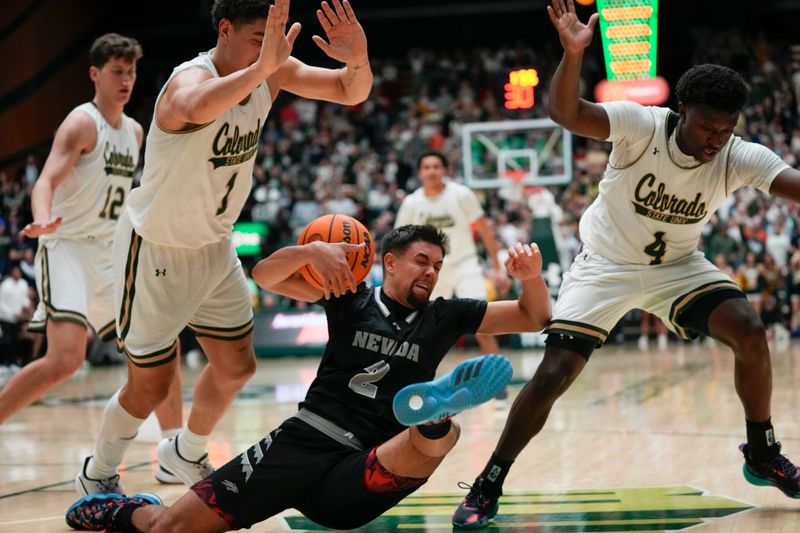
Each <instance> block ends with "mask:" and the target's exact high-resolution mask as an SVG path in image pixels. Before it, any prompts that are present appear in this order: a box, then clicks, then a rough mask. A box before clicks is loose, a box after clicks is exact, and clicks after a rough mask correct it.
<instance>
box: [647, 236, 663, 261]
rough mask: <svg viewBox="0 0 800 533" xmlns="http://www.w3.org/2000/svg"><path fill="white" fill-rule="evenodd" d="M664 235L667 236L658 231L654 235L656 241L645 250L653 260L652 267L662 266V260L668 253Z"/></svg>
mask: <svg viewBox="0 0 800 533" xmlns="http://www.w3.org/2000/svg"><path fill="white" fill-rule="evenodd" d="M664 235H666V234H665V233H664V232H663V231H657V232H656V233H655V235H653V236H654V237H655V238H656V240H654V241H653V242H651V243H650V244H648V245H647V246H646V247H645V249H644V253H646V254H647V255H649V256H650V257H652V258H653V260H652V261H650V264H651V265H660V264H661V258H662V257H664V254H666V253H667V243H666V242H664Z"/></svg>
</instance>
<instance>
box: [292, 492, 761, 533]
mask: <svg viewBox="0 0 800 533" xmlns="http://www.w3.org/2000/svg"><path fill="white" fill-rule="evenodd" d="M463 497H464V494H463V493H433V492H432V493H421V494H412V495H411V496H409V497H408V498H406V499H405V500H403V501H401V502H400V503H399V504H398V505H397V506H395V507H394V508H393V509H390V510H389V511H387V512H386V513H385V514H383V515H382V516H380V517H378V518H376V519H375V520H373V521H372V522H370V523H369V524H367V525H365V526H363V527H361V528H359V529H357V530H355V531H358V532H360V533H385V532H388V531H400V530H402V531H409V532H410V531H417V532H419V531H438V532H441V531H451V530H452V525H451V523H450V517H451V515H452V514H453V511H454V510H455V508H456V506H457V505H458V504H459V503H460V502H461V499H462V498H463ZM750 508H751V506H750V505H748V504H746V503H744V502H740V501H737V500H733V499H730V498H725V497H722V496H714V495H710V494H703V491H701V490H698V489H694V488H691V487H649V488H639V489H598V490H575V491H558V492H556V491H554V492H509V493H508V494H505V495H504V496H503V498H502V500H501V501H500V511H499V513H498V515H497V516H496V517H495V523H494V524H493V525H492V526H490V529H489V530H490V531H498V530H500V531H514V532H521V531H530V532H532V533H572V532H575V533H577V532H587V533H588V532H598V533H599V532H602V533H615V532H627V533H634V532H636V531H642V532H653V531H662V532H663V531H678V530H681V529H685V528H688V527H691V526H696V525H698V524H701V523H703V522H704V521H705V519H710V518H721V517H725V516H728V515H731V514H734V513H738V512H741V511H745V510H747V509H750ZM284 520H286V523H287V524H288V526H289V527H290V528H291V530H293V531H327V529H326V528H324V527H322V526H319V525H317V524H315V523H314V522H312V521H311V520H309V519H307V518H306V517H304V516H302V515H300V514H298V513H297V512H296V511H292V514H289V515H287V516H284Z"/></svg>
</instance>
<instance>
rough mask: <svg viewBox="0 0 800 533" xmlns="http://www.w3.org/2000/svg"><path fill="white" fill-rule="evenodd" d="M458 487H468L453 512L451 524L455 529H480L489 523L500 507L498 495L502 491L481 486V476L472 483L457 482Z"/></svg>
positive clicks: (501, 493)
mask: <svg viewBox="0 0 800 533" xmlns="http://www.w3.org/2000/svg"><path fill="white" fill-rule="evenodd" d="M458 486H459V488H462V489H469V492H468V493H467V496H466V497H465V498H464V501H462V502H461V504H460V505H459V506H458V509H456V512H455V513H453V526H455V528H456V529H482V528H484V527H486V526H488V525H489V522H491V520H492V518H494V517H495V516H496V515H497V509H498V508H499V507H500V496H502V495H503V491H502V490H500V491H499V492H497V493H495V492H491V491H487V490H486V489H485V488H484V487H483V478H481V477H479V478H477V479H476V480H475V483H474V484H473V485H471V486H470V485H468V484H466V483H464V482H459V483H458Z"/></svg>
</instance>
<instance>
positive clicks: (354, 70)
mask: <svg viewBox="0 0 800 533" xmlns="http://www.w3.org/2000/svg"><path fill="white" fill-rule="evenodd" d="M368 65H369V61H365V62H364V63H361V64H360V65H347V69H346V70H345V72H348V73H349V74H348V75H346V76H345V78H344V80H342V83H343V85H344V86H345V88H347V87H350V86H351V85H352V84H353V82H354V81H355V79H356V78H357V77H358V74H359V71H361V70H362V69H363V68H364V67H366V66H368Z"/></svg>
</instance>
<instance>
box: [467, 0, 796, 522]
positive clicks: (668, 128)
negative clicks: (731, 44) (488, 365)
mask: <svg viewBox="0 0 800 533" xmlns="http://www.w3.org/2000/svg"><path fill="white" fill-rule="evenodd" d="M547 10H548V13H549V15H550V19H551V21H552V23H553V26H555V28H556V30H557V31H558V36H559V38H560V40H561V44H562V46H563V47H564V55H563V57H562V59H561V63H560V64H559V66H558V68H557V69H556V72H555V74H554V76H553V82H552V86H551V88H550V115H551V117H552V118H553V120H555V121H556V122H558V123H559V124H561V125H562V126H564V127H565V128H567V129H569V130H571V131H573V132H575V133H577V134H579V135H583V136H586V137H591V138H595V139H604V140H608V141H610V142H611V143H613V149H612V151H611V154H610V156H609V164H608V166H607V167H606V170H605V175H604V177H603V180H602V181H601V182H600V194H599V196H598V197H597V199H596V200H595V201H594V202H593V203H592V205H591V206H589V208H588V209H587V210H586V212H585V213H584V215H583V217H582V218H581V221H580V233H581V238H582V240H583V250H582V251H581V252H580V253H579V254H578V256H577V257H576V258H575V261H574V262H573V264H572V267H571V268H570V270H569V272H568V273H567V274H566V275H565V276H564V281H563V284H562V286H561V289H560V292H559V296H558V300H557V302H556V305H555V309H554V310H553V320H552V322H551V323H550V325H549V326H548V328H547V329H546V330H545V331H546V332H547V333H548V337H547V341H546V348H545V354H544V359H543V360H542V362H541V364H540V365H539V368H538V369H537V370H536V373H535V374H534V376H533V378H532V379H531V380H530V381H529V382H528V384H527V385H526V386H525V387H524V388H523V390H522V392H520V394H519V396H517V398H516V400H515V402H514V404H513V406H512V408H511V412H510V414H509V418H508V421H507V422H506V426H505V428H504V430H503V433H502V435H501V437H500V441H499V442H498V444H497V447H496V448H495V451H494V454H493V455H492V457H491V459H490V460H489V462H488V463H487V465H486V467H485V468H484V470H483V472H482V473H481V474H480V475H479V476H478V478H477V479H476V480H475V483H474V485H473V486H472V489H471V490H470V492H469V494H468V495H467V497H466V498H465V499H464V501H463V502H462V503H461V505H460V506H459V507H458V509H457V510H456V512H455V514H454V515H453V524H454V525H455V526H457V527H460V528H468V529H474V528H480V527H485V526H486V525H487V524H488V522H489V520H490V519H491V518H492V517H494V516H495V514H496V513H497V509H498V500H499V497H500V495H501V494H502V486H503V481H504V479H505V477H506V474H507V473H508V470H509V468H510V467H511V464H512V463H513V461H514V459H516V457H517V456H518V455H519V453H520V452H521V451H522V450H523V448H524V447H525V446H526V445H527V443H528V442H529V441H530V440H531V439H532V438H533V437H534V436H535V435H537V434H538V433H539V431H541V429H542V427H543V426H544V423H545V421H546V420H547V416H548V414H549V412H550V409H551V408H552V406H553V404H554V403H555V401H556V400H557V399H558V398H559V397H560V396H561V395H562V394H563V393H564V392H565V391H566V390H567V389H568V388H569V386H570V385H571V384H572V382H573V381H574V380H575V378H577V376H578V375H579V374H580V372H581V371H582V370H583V368H584V366H585V365H586V363H587V362H588V360H589V356H590V355H591V353H592V351H594V349H595V348H597V347H600V346H602V344H603V342H604V341H605V340H606V336H607V335H608V332H609V331H610V330H611V328H613V327H614V325H615V324H616V323H617V321H618V320H619V319H620V318H622V316H624V315H625V314H626V313H627V312H628V311H629V310H631V309H633V308H641V309H643V310H645V311H647V312H650V313H653V314H655V315H656V316H658V317H659V318H661V319H662V320H663V321H664V323H665V324H667V325H668V326H669V327H670V328H671V329H672V330H673V331H674V332H675V333H677V334H678V335H680V336H681V337H683V338H687V339H688V338H692V337H695V336H697V335H698V334H701V333H702V334H705V335H709V336H711V337H713V338H715V339H717V340H719V341H721V342H723V343H725V344H726V345H728V346H729V347H730V348H731V350H732V351H733V355H734V360H735V386H736V392H737V393H738V395H739V398H740V400H741V402H742V406H743V408H744V418H745V427H746V434H747V442H746V443H745V444H742V445H741V446H740V449H741V451H742V453H743V455H744V461H745V466H744V475H745V477H746V478H747V480H748V481H749V482H751V483H754V484H756V485H772V486H775V487H777V488H778V489H780V490H781V491H783V492H784V493H785V494H786V495H787V496H789V497H792V498H798V497H800V474H799V473H798V469H797V468H796V467H795V465H793V464H792V463H791V462H790V461H789V459H787V458H786V457H785V456H784V455H782V454H781V453H780V451H781V447H780V443H778V442H777V440H776V439H775V435H774V431H773V427H772V422H771V418H770V416H771V410H770V398H771V395H772V374H771V366H770V355H769V349H768V347H767V340H766V335H765V332H764V326H763V324H762V323H761V321H760V319H759V317H758V316H757V315H756V314H755V312H754V311H753V308H752V307H751V306H750V305H749V303H748V302H747V299H746V298H745V296H744V294H743V293H742V291H741V290H740V289H739V287H738V286H736V284H735V283H733V281H732V280H731V279H730V277H729V276H728V275H727V274H725V273H723V272H721V271H720V270H719V269H717V268H716V267H715V266H714V265H713V264H712V263H710V262H709V261H707V260H706V259H705V258H704V257H703V254H702V253H701V252H699V251H698V250H697V244H698V240H699V238H700V235H701V232H702V230H703V227H704V226H705V224H706V223H707V222H708V220H709V219H710V218H711V216H712V215H713V213H714V212H715V211H716V210H717V208H718V207H719V205H720V204H721V203H722V202H723V201H724V200H725V198H726V197H727V196H728V195H730V194H731V193H733V191H734V190H736V189H737V188H739V187H743V186H747V185H751V186H753V187H756V188H758V189H760V190H762V191H764V192H769V193H771V194H776V195H779V196H783V197H785V198H789V199H792V200H795V201H800V172H798V171H797V170H794V169H792V168H790V167H788V166H787V165H786V164H785V163H784V162H783V161H782V160H781V159H780V158H779V157H778V156H777V155H775V154H774V153H772V152H771V151H770V150H769V149H767V148H765V147H763V146H761V145H758V144H755V143H750V142H745V141H743V140H742V139H740V138H739V137H736V136H734V135H733V131H734V128H735V127H736V123H737V121H738V118H739V115H740V113H741V111H742V109H743V107H744V105H745V102H746V101H747V95H748V89H747V86H746V84H745V82H744V80H743V79H742V78H741V76H740V75H739V74H737V73H736V72H734V71H733V70H731V69H729V68H727V67H723V66H720V65H698V66H695V67H692V68H691V69H689V70H688V71H687V72H686V73H684V74H683V76H681V78H680V80H679V81H678V84H677V87H676V91H675V92H676V94H677V97H678V112H677V113H674V112H672V111H670V110H669V109H667V108H662V107H643V106H640V105H638V104H635V103H631V102H612V103H606V104H601V105H598V104H595V103H592V102H588V101H586V100H584V99H582V98H580V97H579V91H578V86H579V78H580V70H581V63H582V60H583V54H584V50H585V48H586V47H587V46H589V44H590V43H591V41H592V34H593V30H594V26H595V24H596V22H597V18H598V15H597V14H594V15H592V16H591V18H590V19H589V21H588V22H587V23H583V22H581V21H580V20H579V19H578V17H577V15H576V14H575V7H574V4H573V2H572V0H567V1H566V2H565V1H564V0H553V1H552V7H550V6H548V8H547Z"/></svg>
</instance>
